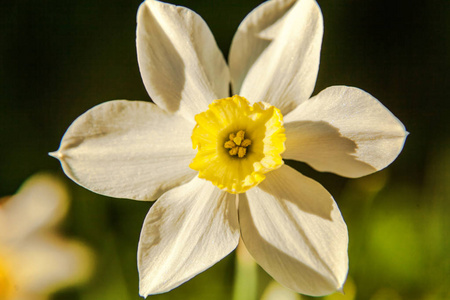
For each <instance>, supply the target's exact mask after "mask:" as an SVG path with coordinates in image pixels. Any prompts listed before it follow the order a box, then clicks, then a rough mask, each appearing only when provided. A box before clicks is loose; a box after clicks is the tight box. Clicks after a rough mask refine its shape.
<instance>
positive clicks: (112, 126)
mask: <svg viewBox="0 0 450 300" xmlns="http://www.w3.org/2000/svg"><path fill="white" fill-rule="evenodd" d="M192 129H193V126H192V125H191V123H189V122H188V121H186V120H185V119H183V118H182V117H179V116H175V115H172V114H169V113H166V112H164V111H163V110H162V109H160V108H159V107H157V106H156V105H155V104H153V103H149V102H143V101H125V100H116V101H110V102H105V103H103V104H100V105H98V106H96V107H94V108H92V109H90V110H89V111H87V112H86V113H84V114H83V115H81V116H80V117H79V118H78V119H76V120H75V121H74V122H73V123H72V125H71V126H70V127H69V129H68V130H67V132H66V133H65V134H64V137H63V139H62V141H61V145H60V147H59V150H58V151H57V152H55V153H51V155H52V156H54V157H56V158H58V159H59V160H60V161H61V165H62V167H63V169H64V172H65V173H66V175H67V176H69V177H70V178H71V179H72V180H74V181H75V182H76V183H78V184H80V185H82V186H84V187H86V188H88V189H90V190H91V191H94V192H97V193H100V194H103V195H106V196H111V197H118V198H130V199H136V200H153V199H156V198H157V197H159V196H160V195H161V194H163V193H164V192H165V191H167V190H169V189H171V188H173V187H174V186H177V185H180V184H182V183H184V182H187V181H189V180H190V179H192V178H193V177H194V176H195V174H196V172H195V171H194V170H192V169H190V168H189V163H190V162H191V160H192V159H193V158H194V156H195V151H194V150H193V149H192V144H191V140H190V137H191V133H192Z"/></svg>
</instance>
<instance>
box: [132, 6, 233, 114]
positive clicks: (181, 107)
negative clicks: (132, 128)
mask: <svg viewBox="0 0 450 300" xmlns="http://www.w3.org/2000/svg"><path fill="white" fill-rule="evenodd" d="M136 35H137V37H136V46H137V54H138V62H139V69H140V71H141V76H142V79H143V81H144V85H145V88H146V89H147V92H148V93H149V95H150V97H151V98H152V100H153V101H154V102H155V103H156V104H158V105H159V106H160V107H161V108H163V109H165V110H167V111H169V112H176V111H180V113H182V114H183V115H184V116H185V117H186V118H188V119H192V120H193V117H194V115H195V114H198V113H200V112H202V111H204V110H206V109H207V105H208V104H209V103H210V102H211V101H212V100H214V99H219V98H224V97H227V96H228V93H229V84H230V79H229V78H230V75H229V70H228V66H227V65H226V63H225V59H224V57H223V55H222V53H221V52H220V50H219V48H218V47H217V44H216V42H215V40H214V37H213V35H212V33H211V31H210V30H209V28H208V26H207V25H206V23H205V21H204V20H203V19H202V18H201V17H200V16H199V15H197V14H196V13H195V12H193V11H191V10H189V9H187V8H185V7H181V6H175V5H171V4H167V3H162V2H159V1H153V0H147V1H145V2H144V3H142V4H141V6H140V7H139V11H138V16H137V32H136Z"/></svg>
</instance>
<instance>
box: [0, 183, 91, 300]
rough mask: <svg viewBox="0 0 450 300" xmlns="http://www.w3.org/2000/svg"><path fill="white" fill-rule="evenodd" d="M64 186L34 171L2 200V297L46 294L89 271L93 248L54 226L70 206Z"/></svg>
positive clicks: (7, 299) (43, 296) (30, 298)
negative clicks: (70, 237)
mask: <svg viewBox="0 0 450 300" xmlns="http://www.w3.org/2000/svg"><path fill="white" fill-rule="evenodd" d="M68 200H69V199H68V195H67V192H66V190H65V188H64V186H63V185H62V184H61V183H60V182H59V181H58V180H57V179H56V178H54V177H52V176H50V175H47V174H38V175H35V176H33V177H31V178H30V179H28V180H27V181H26V182H25V183H24V184H23V185H22V186H21V188H20V189H19V191H18V192H17V194H16V195H13V196H11V197H7V198H2V199H0V299H1V300H19V299H20V300H25V299H26V300H33V299H39V300H43V299H47V298H48V296H49V295H50V294H51V293H52V292H54V291H56V290H57V289H61V288H63V287H66V286H69V285H73V284H77V283H80V282H81V281H83V280H85V279H86V278H87V277H88V275H89V274H90V272H91V268H92V259H91V252H90V251H89V249H88V248H87V247H86V246H84V245H83V244H82V243H80V242H78V241H75V240H68V239H66V238H63V237H62V236H61V235H60V234H58V233H57V231H56V228H55V227H56V225H57V224H58V222H59V221H61V219H62V218H63V217H64V215H65V213H66V211H67V208H68Z"/></svg>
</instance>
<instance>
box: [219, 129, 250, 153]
mask: <svg viewBox="0 0 450 300" xmlns="http://www.w3.org/2000/svg"><path fill="white" fill-rule="evenodd" d="M228 137H229V140H228V141H227V142H225V144H224V145H223V146H224V147H225V148H227V149H230V151H228V153H229V154H230V155H231V156H236V155H237V156H238V157H239V158H243V157H244V156H245V154H246V153H247V147H248V146H250V145H251V144H252V141H251V140H250V139H245V138H244V137H245V131H244V130H239V131H238V132H237V133H236V134H234V133H230V135H229V136H228Z"/></svg>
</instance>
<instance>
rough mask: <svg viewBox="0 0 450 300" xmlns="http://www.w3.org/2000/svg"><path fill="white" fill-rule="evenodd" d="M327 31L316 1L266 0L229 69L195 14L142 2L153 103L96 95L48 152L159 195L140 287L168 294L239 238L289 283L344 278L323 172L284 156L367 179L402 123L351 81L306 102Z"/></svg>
mask: <svg viewBox="0 0 450 300" xmlns="http://www.w3.org/2000/svg"><path fill="white" fill-rule="evenodd" d="M322 35H323V21H322V14H321V11H320V9H319V6H318V5H317V3H316V2H315V1H314V0H298V1H295V0H272V1H267V2H265V3H263V4H262V5H260V6H259V7H257V8H256V9H255V10H253V11H252V12H251V13H250V14H249V15H248V16H247V17H246V18H245V19H244V20H243V22H242V23H241V25H240V26H239V28H238V30H237V32H236V35H235V37H234V39H233V42H232V45H231V50H230V56H229V66H228V65H227V64H226V62H225V59H224V57H223V55H222V54H221V52H220V50H219V49H218V47H217V45H216V42H215V40H214V37H213V35H212V33H211V32H210V30H209V28H208V26H207V25H206V23H205V22H204V21H203V19H201V17H200V16H198V15H197V14H196V13H194V12H193V11H191V10H189V9H188V8H184V7H180V6H175V5H171V4H166V3H162V2H158V1H154V0H147V1H145V2H144V3H143V4H142V5H141V6H140V8H139V11H138V16H137V40H136V43H137V53H138V62H139V68H140V71H141V75H142V78H143V82H144V85H145V87H146V89H147V91H148V93H149V95H150V97H151V98H152V100H153V101H154V103H155V104H156V105H155V104H153V103H150V102H142V101H125V100H117V101H110V102H106V103H103V104H101V105H99V106H96V107H94V108H93V109H91V110H89V111H88V112H86V113H85V114H83V115H82V116H80V117H79V118H78V119H77V120H76V121H75V122H74V123H73V124H72V125H71V126H70V128H69V129H68V130H67V132H66V133H65V135H64V137H63V139H62V141H61V145H60V147H59V149H58V151H56V152H54V153H52V154H51V155H53V156H54V157H56V158H58V159H59V160H60V161H61V164H62V167H63V169H64V172H65V173H66V174H67V176H69V177H70V178H71V179H73V180H74V181H75V182H77V183H78V184H80V185H82V186H84V187H86V188H88V189H90V190H92V191H94V192H97V193H100V194H103V195H107V196H112V197H119V198H129V199H136V200H155V199H157V198H158V197H160V199H159V201H157V202H156V203H155V204H154V205H153V206H152V208H151V210H150V212H149V213H148V215H147V217H146V219H145V222H144V225H143V229H142V232H141V239H140V242H139V248H138V265H139V275H140V293H141V295H143V296H147V295H149V294H155V293H162V292H166V291H169V290H171V289H173V288H175V287H177V286H178V285H180V284H182V283H183V282H185V281H187V280H189V279H190V278H192V277H193V276H195V275H197V274H198V273H200V272H202V271H204V270H205V269H207V268H209V267H211V266H212V265H213V264H215V263H216V262H218V261H219V260H220V259H222V258H223V257H224V256H226V255H227V254H228V253H230V252H231V251H232V250H233V249H234V248H235V247H236V245H237V244H238V241H239V236H240V235H242V239H243V241H244V243H245V245H246V247H247V249H248V251H249V252H250V254H251V255H252V256H253V257H254V258H255V260H256V261H257V262H258V263H259V264H260V265H261V266H262V267H263V268H264V269H265V270H266V271H267V272H268V273H269V274H270V275H271V276H272V277H273V278H274V279H276V280H277V281H278V282H280V283H281V284H283V285H285V286H287V287H289V288H291V289H292V290H294V291H296V292H300V293H304V294H309V295H324V294H329V293H331V292H333V291H335V290H339V289H341V288H342V285H343V284H344V282H345V278H346V276H347V271H348V256H347V245H348V236H347V227H346V225H345V223H344V221H343V219H342V216H341V213H340V211H339V209H338V207H337V205H336V203H335V202H334V200H333V198H332V196H331V195H330V194H329V193H328V192H327V191H326V190H325V189H324V188H323V187H322V186H321V185H320V184H319V183H317V182H316V181H313V180H312V179H310V178H307V177H305V176H303V175H301V174H300V173H299V172H297V171H296V170H294V169H292V168H290V167H289V166H286V165H284V164H283V159H295V160H299V161H304V162H306V163H308V164H310V165H311V166H312V167H314V168H316V169H317V170H320V171H327V172H334V173H337V174H339V175H342V176H347V177H359V176H364V175H367V174H370V173H373V172H375V171H377V170H380V169H383V168H385V167H386V166H387V165H389V164H390V163H391V162H392V161H393V160H394V159H395V158H396V157H397V155H398V154H399V153H400V151H401V149H402V147H403V143H404V141H405V137H406V131H405V128H404V126H403V125H402V123H401V122H400V121H399V120H398V119H397V118H396V117H395V116H394V115H392V113H390V112H389V110H387V109H386V108H385V107H384V106H383V105H382V104H381V103H380V102H379V101H378V100H377V99H375V98H374V97H372V96H371V95H369V94H368V93H366V92H364V91H362V90H360V89H357V88H352V87H346V86H334V87H330V88H328V89H325V90H324V91H322V92H321V93H319V94H318V95H316V96H314V97H312V98H311V99H309V98H310V96H311V94H312V92H313V89H314V85H315V82H316V77H317V73H318V69H319V57H320V48H321V42H322ZM230 83H231V85H232V88H233V94H236V95H235V96H233V97H229V86H230ZM238 95H239V96H238ZM247 99H248V100H247ZM283 116H285V117H283ZM283 119H284V120H283ZM192 146H193V147H192ZM192 148H194V149H195V148H197V150H198V151H197V152H196V151H195V150H194V149H192Z"/></svg>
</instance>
